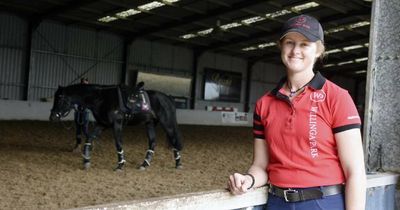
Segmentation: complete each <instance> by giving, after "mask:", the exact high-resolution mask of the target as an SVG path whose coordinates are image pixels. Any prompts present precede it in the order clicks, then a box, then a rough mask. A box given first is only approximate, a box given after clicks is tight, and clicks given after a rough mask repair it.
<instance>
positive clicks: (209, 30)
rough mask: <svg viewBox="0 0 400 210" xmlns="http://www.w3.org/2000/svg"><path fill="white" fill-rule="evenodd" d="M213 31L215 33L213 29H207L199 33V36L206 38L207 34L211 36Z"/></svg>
mask: <svg viewBox="0 0 400 210" xmlns="http://www.w3.org/2000/svg"><path fill="white" fill-rule="evenodd" d="M213 31H214V29H213V28H209V29H206V30H202V31H198V32H197V34H198V35H200V36H205V35H207V34H210V33H211V32H213Z"/></svg>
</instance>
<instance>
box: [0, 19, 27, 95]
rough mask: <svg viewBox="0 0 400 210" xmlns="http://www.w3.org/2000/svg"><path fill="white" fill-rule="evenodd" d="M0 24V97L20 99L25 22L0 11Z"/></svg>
mask: <svg viewBox="0 0 400 210" xmlns="http://www.w3.org/2000/svg"><path fill="white" fill-rule="evenodd" d="M0 26H1V27H0V98H1V99H21V98H22V97H23V89H24V83H23V80H24V79H23V78H24V68H25V66H24V56H25V55H24V53H25V47H26V38H25V37H26V34H27V23H26V22H25V21H24V20H23V19H21V18H18V17H15V16H11V15H8V14H3V13H0Z"/></svg>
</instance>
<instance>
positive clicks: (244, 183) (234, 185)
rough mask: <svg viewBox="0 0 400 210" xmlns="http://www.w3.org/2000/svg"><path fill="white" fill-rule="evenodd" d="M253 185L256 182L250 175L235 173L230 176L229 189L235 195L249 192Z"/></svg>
mask: <svg viewBox="0 0 400 210" xmlns="http://www.w3.org/2000/svg"><path fill="white" fill-rule="evenodd" d="M253 185H254V180H253V178H252V177H251V176H250V175H248V174H240V173H234V174H232V175H230V176H229V181H228V189H229V191H231V193H232V194H234V195H240V194H243V193H245V192H247V191H248V190H249V189H250V188H251V187H252V186H253Z"/></svg>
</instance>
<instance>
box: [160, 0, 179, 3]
mask: <svg viewBox="0 0 400 210" xmlns="http://www.w3.org/2000/svg"><path fill="white" fill-rule="evenodd" d="M178 1H179V0H162V2H163V3H167V4H171V3H175V2H178Z"/></svg>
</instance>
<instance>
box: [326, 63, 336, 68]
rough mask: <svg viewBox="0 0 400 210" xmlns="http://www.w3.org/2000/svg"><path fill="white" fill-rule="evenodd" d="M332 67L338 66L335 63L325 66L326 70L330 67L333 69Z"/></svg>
mask: <svg viewBox="0 0 400 210" xmlns="http://www.w3.org/2000/svg"><path fill="white" fill-rule="evenodd" d="M332 66H336V64H334V63H331V64H325V65H324V68H329V67H332Z"/></svg>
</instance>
